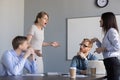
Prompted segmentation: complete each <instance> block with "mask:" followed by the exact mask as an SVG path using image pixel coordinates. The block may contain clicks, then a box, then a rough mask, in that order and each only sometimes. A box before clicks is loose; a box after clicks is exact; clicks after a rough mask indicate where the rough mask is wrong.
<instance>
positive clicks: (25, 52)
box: [1, 36, 36, 75]
mask: <svg viewBox="0 0 120 80" xmlns="http://www.w3.org/2000/svg"><path fill="white" fill-rule="evenodd" d="M12 46H13V49H12V50H9V51H6V52H5V53H4V54H3V56H2V58H1V63H2V65H3V66H4V68H5V70H6V71H5V72H6V74H5V75H22V74H23V69H24V68H25V69H26V70H27V71H28V72H29V73H35V72H36V64H35V59H34V50H33V49H32V48H28V41H27V37H24V36H17V37H15V38H14V39H13V41H12Z"/></svg>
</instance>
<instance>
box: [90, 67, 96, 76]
mask: <svg viewBox="0 0 120 80" xmlns="http://www.w3.org/2000/svg"><path fill="white" fill-rule="evenodd" d="M90 73H91V75H92V76H95V75H96V68H95V67H92V68H90Z"/></svg>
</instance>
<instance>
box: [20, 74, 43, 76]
mask: <svg viewBox="0 0 120 80" xmlns="http://www.w3.org/2000/svg"><path fill="white" fill-rule="evenodd" d="M22 76H44V74H42V73H40V74H25V75H22Z"/></svg>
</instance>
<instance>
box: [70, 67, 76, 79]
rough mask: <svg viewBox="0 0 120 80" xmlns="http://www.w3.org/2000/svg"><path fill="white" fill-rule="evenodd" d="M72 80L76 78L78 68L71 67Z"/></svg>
mask: <svg viewBox="0 0 120 80" xmlns="http://www.w3.org/2000/svg"><path fill="white" fill-rule="evenodd" d="M69 72H70V78H76V67H70V70H69Z"/></svg>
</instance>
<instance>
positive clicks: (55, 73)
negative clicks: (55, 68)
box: [47, 72, 61, 75]
mask: <svg viewBox="0 0 120 80" xmlns="http://www.w3.org/2000/svg"><path fill="white" fill-rule="evenodd" d="M47 75H61V74H60V73H58V72H48V73H47Z"/></svg>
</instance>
